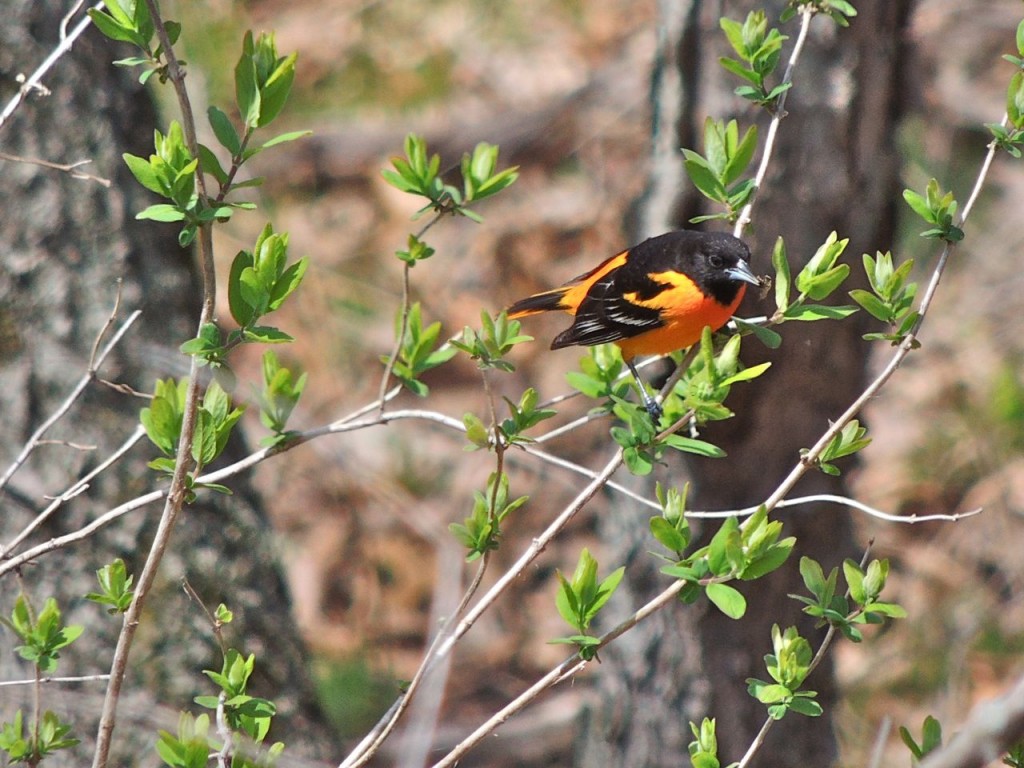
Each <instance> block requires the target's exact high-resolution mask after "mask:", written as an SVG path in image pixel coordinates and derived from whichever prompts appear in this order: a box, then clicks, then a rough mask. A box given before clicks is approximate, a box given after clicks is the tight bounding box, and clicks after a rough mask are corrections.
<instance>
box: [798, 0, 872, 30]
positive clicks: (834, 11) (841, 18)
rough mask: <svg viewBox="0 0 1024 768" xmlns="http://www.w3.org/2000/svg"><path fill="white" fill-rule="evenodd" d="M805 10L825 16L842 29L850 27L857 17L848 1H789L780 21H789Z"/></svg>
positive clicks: (855, 10)
mask: <svg viewBox="0 0 1024 768" xmlns="http://www.w3.org/2000/svg"><path fill="white" fill-rule="evenodd" d="M804 8H809V9H810V11H811V13H823V14H825V15H826V16H828V17H829V18H830V19H832V21H834V22H835V23H836V24H838V25H839V26H840V27H848V26H850V21H849V19H851V18H853V17H854V16H856V15H857V9H856V8H854V7H853V4H852V3H849V2H847V0H789V6H788V7H787V8H786V9H785V10H784V11H783V12H782V15H781V17H780V19H781V20H782V21H783V22H786V21H789V20H790V19H792V18H793V17H794V16H796V15H797V14H798V13H800V12H801V10H802V9H804Z"/></svg>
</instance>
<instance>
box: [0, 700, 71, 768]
mask: <svg viewBox="0 0 1024 768" xmlns="http://www.w3.org/2000/svg"><path fill="white" fill-rule="evenodd" d="M70 733H71V726H70V725H68V724H67V723H64V722H62V721H61V719H60V718H59V717H58V716H57V715H55V714H54V713H53V712H51V711H49V710H47V711H45V712H43V713H42V715H41V717H40V718H39V722H38V723H25V722H24V715H22V712H21V710H20V709H19V710H18V711H16V712H15V713H14V719H13V720H12V721H11V722H9V723H3V724H2V725H0V752H4V753H6V754H7V759H8V760H9V761H10V764H11V765H16V764H18V763H25V764H26V765H39V763H40V762H42V760H43V759H44V758H46V757H48V756H50V755H52V754H53V753H54V752H57V751H58V750H61V749H70V748H71V747H73V746H75V745H76V744H78V742H79V740H78V739H76V738H75V737H73V736H69V735H68V734H70Z"/></svg>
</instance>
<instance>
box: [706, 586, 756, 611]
mask: <svg viewBox="0 0 1024 768" xmlns="http://www.w3.org/2000/svg"><path fill="white" fill-rule="evenodd" d="M707 594H708V600H710V601H711V602H712V603H714V605H715V607H716V608H718V610H720V611H721V612H722V613H724V614H725V615H726V616H728V617H729V618H730V619H741V618H743V614H745V613H746V612H747V601H746V598H744V597H743V595H741V594H740V593H739V592H738V591H737V590H736V589H734V588H733V587H730V586H729V585H728V584H719V583H717V582H716V583H712V584H708V586H707Z"/></svg>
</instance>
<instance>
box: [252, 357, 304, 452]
mask: <svg viewBox="0 0 1024 768" xmlns="http://www.w3.org/2000/svg"><path fill="white" fill-rule="evenodd" d="M305 388H306V374H305V373H303V374H301V375H300V376H299V378H298V379H294V378H293V374H292V372H291V371H290V370H289V369H288V368H285V367H284V366H282V365H281V363H280V362H279V361H278V359H277V355H275V354H274V352H273V350H269V349H268V350H267V351H266V352H264V353H263V389H262V390H261V391H260V392H258V393H257V396H256V399H257V402H259V406H260V421H261V422H262V423H263V426H265V427H266V428H267V429H269V430H272V431H273V433H274V434H273V435H271V436H269V437H266V438H264V439H263V440H261V441H260V442H261V444H262V445H278V444H280V443H282V442H286V441H287V440H289V439H291V438H292V437H293V436H294V434H295V433H294V432H289V431H286V428H287V425H288V419H289V417H290V416H291V415H292V411H293V410H294V409H295V406H296V405H297V404H298V402H299V398H300V397H301V396H302V391H303V390H304V389H305Z"/></svg>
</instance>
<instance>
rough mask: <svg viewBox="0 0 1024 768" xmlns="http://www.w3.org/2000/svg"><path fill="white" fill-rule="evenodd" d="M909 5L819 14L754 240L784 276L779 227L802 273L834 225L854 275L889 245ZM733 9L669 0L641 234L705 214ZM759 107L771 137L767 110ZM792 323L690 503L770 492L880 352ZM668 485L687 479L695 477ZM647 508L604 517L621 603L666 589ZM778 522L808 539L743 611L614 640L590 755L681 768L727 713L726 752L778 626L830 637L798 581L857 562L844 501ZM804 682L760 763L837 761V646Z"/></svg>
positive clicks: (853, 326) (761, 355)
mask: <svg viewBox="0 0 1024 768" xmlns="http://www.w3.org/2000/svg"><path fill="white" fill-rule="evenodd" d="M760 5H761V6H763V5H764V4H763V3H762V4H760ZM767 5H768V6H769V7H768V8H767V12H768V16H769V19H777V18H778V15H779V12H780V11H781V9H782V7H783V6H784V3H781V2H771V3H768V4H767ZM737 6H740V7H737ZM910 6H911V3H910V2H909V0H903V1H901V2H891V3H890V2H879V1H878V0H875V1H874V2H867V3H858V4H857V9H858V12H859V15H858V16H857V17H856V18H855V19H853V21H852V24H851V26H850V28H849V29H839V28H837V27H836V26H835V25H834V24H833V22H831V21H830V20H828V19H827V18H817V19H815V20H814V21H813V23H812V28H811V34H810V37H809V40H808V44H807V47H806V49H805V51H804V54H803V58H802V59H801V61H800V63H799V65H798V68H797V70H796V72H795V76H794V79H795V85H794V87H793V89H792V91H791V92H790V95H789V100H788V101H787V103H786V110H787V112H788V115H787V116H786V119H785V120H784V121H783V123H782V125H781V130H780V134H779V144H778V146H777V148H776V154H775V156H774V158H773V160H772V166H771V170H770V172H769V174H768V178H767V180H766V185H765V188H764V189H763V190H762V192H761V194H760V195H759V197H758V201H757V205H756V208H755V211H754V221H753V228H752V230H751V231H749V232H748V234H747V236H746V239H747V240H748V242H749V243H750V245H751V248H752V251H753V253H754V257H753V267H754V271H755V272H758V273H769V272H770V271H771V262H770V253H771V247H772V244H773V242H774V240H775V238H776V237H777V236H778V235H782V236H783V237H784V238H785V240H786V245H787V249H788V253H789V257H790V261H791V264H792V265H793V268H794V274H795V272H796V270H797V269H799V267H800V266H801V265H802V264H803V263H804V262H806V260H807V259H808V258H809V257H810V256H811V254H813V252H814V250H815V249H816V247H817V246H818V245H819V244H820V243H821V242H822V241H824V239H825V238H826V236H827V235H828V234H829V232H830V231H832V230H836V231H837V232H838V233H839V236H840V237H849V238H850V245H849V246H848V248H847V250H846V254H845V257H844V258H845V261H847V262H848V263H850V264H851V265H852V266H853V270H854V272H853V274H855V275H856V274H857V273H858V272H860V268H859V263H860V260H859V255H860V254H861V253H863V252H864V251H867V252H869V253H872V254H873V253H874V252H875V251H876V250H883V251H884V250H888V249H889V248H890V247H891V243H892V239H893V222H894V213H895V207H894V206H895V204H896V201H897V200H898V198H899V196H898V188H897V172H898V162H897V158H896V150H895V146H894V143H895V136H896V123H897V120H898V118H899V110H900V106H901V92H900V89H901V80H900V71H901V70H900V67H901V63H902V57H903V51H902V34H903V30H904V27H905V24H906V21H907V18H908V16H909V11H910ZM754 7H757V6H756V4H754V3H746V2H745V3H733V4H730V5H729V8H728V11H727V12H728V14H729V16H730V17H731V18H734V19H737V20H741V21H742V19H743V18H744V16H745V14H746V12H747V11H748V10H750V9H752V8H754ZM721 12H722V11H721V4H720V3H708V2H701V0H692V1H691V2H689V3H675V2H663V3H661V15H662V18H663V22H662V24H663V32H664V34H663V36H662V38H661V39H660V41H659V56H658V60H657V70H656V72H655V78H654V85H655V87H654V89H653V111H654V115H655V119H654V123H653V130H654V141H653V147H654V151H653V155H652V163H651V167H652V172H651V183H650V185H649V191H648V194H647V195H646V196H645V198H644V199H643V200H641V201H640V202H639V204H638V206H637V210H636V215H635V224H634V226H635V229H636V232H635V235H636V237H635V238H634V239H635V240H639V239H641V238H643V237H646V236H648V235H651V234H655V233H657V232H662V231H665V230H667V229H672V228H677V227H680V226H690V225H687V223H686V222H687V219H688V218H689V217H690V216H693V215H695V214H697V213H700V212H703V209H701V208H700V204H699V201H698V200H696V199H695V197H694V196H693V195H694V194H695V193H689V194H688V193H684V192H683V191H682V190H681V189H680V187H679V186H678V185H679V179H680V178H681V167H682V158H681V156H680V154H679V147H681V146H685V147H690V148H697V149H699V148H700V145H699V143H698V141H699V140H696V139H694V137H695V136H699V135H700V126H701V125H702V123H703V119H704V116H705V115H712V116H716V117H725V116H727V112H728V110H730V109H732V108H734V107H735V104H736V102H735V100H734V99H732V98H731V96H729V97H728V98H727V95H728V94H731V91H732V89H733V88H734V87H735V86H736V85H737V84H738V82H733V80H734V79H733V78H731V76H728V75H727V74H726V73H725V72H724V71H723V70H722V69H721V68H720V67H719V66H718V64H717V61H718V57H719V56H722V55H730V54H731V51H728V50H726V45H727V44H726V42H725V40H724V36H723V35H722V33H721V31H720V28H719V25H718V17H719V15H720V13H721ZM796 30H797V27H796V21H795V20H794V21H793V22H791V23H790V24H788V25H787V26H786V27H785V28H784V29H783V30H782V31H783V32H784V33H785V34H788V35H790V37H791V38H794V37H795V35H796ZM792 44H793V40H792V39H791V40H790V41H788V42H787V45H786V47H785V49H784V56H783V62H782V64H780V67H779V70H778V73H779V76H781V73H782V71H783V69H784V63H785V57H787V56H788V52H789V50H790V47H791V46H792ZM754 118H755V116H754V115H753V114H752V113H750V112H746V113H743V114H742V115H739V116H738V119H739V120H740V123H741V125H743V126H745V125H749V123H750V122H751V120H752V119H754ZM756 119H757V120H758V123H759V125H760V126H761V127H762V133H761V137H762V143H763V137H764V131H763V128H764V127H766V123H765V116H764V115H757V116H756ZM686 186H687V187H689V185H688V184H686ZM769 303H770V302H769V301H767V300H766V302H765V303H764V304H761V303H759V302H757V301H756V297H751V298H748V300H747V302H746V304H745V307H744V309H743V310H742V311H741V312H740V314H741V315H744V314H747V315H763V314H765V313H766V311H767V312H768V313H769V314H770V312H771V310H770V309H768V306H769ZM797 326H799V327H797ZM782 332H783V336H784V339H785V341H784V343H783V346H782V348H781V349H779V350H775V351H769V350H765V349H763V348H760V347H759V345H758V344H757V343H756V342H755V341H753V340H748V341H747V342H746V344H745V352H744V359H745V360H746V362H747V363H748V364H754V363H758V362H761V361H762V360H771V361H772V368H771V370H770V371H769V372H768V374H766V375H765V376H764V377H762V378H761V379H759V380H758V381H757V382H756V383H755V384H752V385H749V386H741V387H736V388H734V390H733V393H732V395H731V397H730V401H729V406H730V408H731V409H732V410H734V411H735V412H736V413H737V415H736V417H735V418H733V419H731V420H729V421H726V422H722V423H718V424H714V425H710V427H709V428H708V429H706V430H705V432H704V436H705V437H706V438H707V439H709V440H711V441H713V442H715V443H717V444H719V445H721V446H722V447H723V448H724V449H725V450H726V452H727V453H728V458H726V459H722V460H719V461H702V462H701V463H700V465H699V467H696V466H692V465H691V468H690V472H689V475H690V477H691V479H692V481H693V484H694V491H695V492H694V493H693V494H691V499H692V502H691V507H693V508H698V509H733V508H737V507H745V506H749V505H751V504H756V503H757V502H758V501H760V500H762V499H764V498H766V496H767V495H768V494H769V493H770V492H771V491H772V490H773V489H774V488H775V487H776V486H777V485H778V483H779V482H780V481H781V480H782V478H783V477H784V476H785V475H786V474H787V473H788V471H789V469H790V468H791V467H792V466H793V465H794V463H795V462H796V461H797V460H798V458H799V453H798V451H799V449H800V448H801V447H809V446H810V445H812V444H813V443H814V442H815V441H816V440H817V438H818V437H819V436H820V435H821V433H822V432H823V431H824V429H825V428H826V427H827V425H828V421H827V420H828V419H830V418H835V417H836V416H838V415H839V414H840V413H841V412H842V410H843V409H844V408H845V407H846V406H847V405H848V404H849V403H850V402H851V401H852V400H853V399H854V398H855V397H856V395H857V394H858V393H859V392H860V390H861V388H862V386H863V384H864V382H865V373H864V372H865V363H866V359H867V353H868V344H867V342H864V341H862V340H861V339H860V335H861V334H862V333H863V332H864V328H863V327H862V325H861V321H860V320H854V321H846V322H842V323H830V322H827V321H823V322H818V323H812V324H800V323H793V324H790V325H787V326H786V327H785V328H783V329H782ZM848 467H849V465H848V464H847V465H846V466H845V467H844V469H848ZM672 480H673V483H675V484H678V485H682V482H683V480H684V472H683V471H682V470H680V472H679V473H677V474H673V477H672ZM824 492H827V493H842V492H843V484H842V481H841V480H836V479H832V478H829V477H827V476H825V475H823V474H821V473H815V474H811V475H810V476H809V477H807V478H806V479H805V480H804V481H803V482H802V483H801V484H800V485H799V486H798V488H797V490H796V492H795V493H794V494H791V495H803V494H807V493H824ZM646 516H647V515H646V513H642V512H640V510H637V509H635V508H627V507H626V505H622V506H620V507H618V514H609V515H607V516H605V517H603V518H602V520H601V524H602V526H603V530H602V534H603V538H604V540H605V541H606V542H607V543H608V544H609V546H610V547H612V549H613V551H615V553H616V555H615V556H614V557H612V558H610V559H609V562H614V561H617V562H631V563H632V565H631V566H630V571H629V572H628V573H627V577H626V579H624V580H623V585H627V584H628V585H629V588H630V589H631V592H630V593H625V592H623V594H622V595H620V596H619V599H620V600H621V603H622V605H623V610H626V609H628V607H629V606H630V605H632V606H633V607H638V606H639V605H641V604H642V603H643V602H645V601H646V600H647V599H649V597H650V596H651V595H652V594H654V593H655V592H656V591H658V590H660V589H662V588H663V587H664V577H660V576H659V575H658V574H657V567H658V565H657V563H656V562H655V561H653V560H652V559H651V558H650V556H648V555H647V554H646V550H647V549H648V548H649V547H650V543H649V541H648V538H647V531H646V529H645V527H644V526H642V525H638V524H637V518H638V517H639V518H641V519H643V518H644V517H646ZM776 517H777V518H778V519H781V520H783V521H784V523H785V526H786V533H787V534H789V535H795V536H796V537H797V538H798V544H797V549H796V550H795V552H794V554H793V557H792V558H791V561H790V562H788V563H787V564H786V565H785V566H784V567H783V568H782V569H780V570H779V571H777V572H776V573H775V574H772V576H771V577H769V578H766V579H762V580H759V581H757V582H755V583H753V584H749V585H742V586H741V589H742V591H743V592H744V594H745V595H746V597H747V601H748V606H749V608H748V612H747V615H746V616H745V617H744V618H743V619H742V621H740V622H734V621H731V620H729V619H727V618H725V617H724V616H723V615H722V614H720V613H718V612H717V611H715V610H714V609H702V608H700V607H699V606H700V605H701V603H698V605H697V606H692V607H691V606H682V605H676V606H674V607H669V608H668V609H666V610H664V611H662V612H661V614H660V615H659V616H657V617H656V618H655V619H654V620H653V621H648V622H644V623H642V624H641V625H640V626H639V627H637V629H635V630H633V631H632V632H630V633H629V635H628V636H627V637H624V638H622V639H621V640H620V641H617V642H616V643H615V644H613V645H612V646H611V647H610V648H608V649H607V651H604V652H602V659H603V660H604V664H603V665H602V675H601V684H602V688H603V690H602V696H601V703H600V705H599V706H598V707H597V709H596V710H595V711H594V712H591V713H589V714H588V717H587V721H586V727H585V728H584V731H583V736H582V737H581V749H580V753H579V754H580V757H579V759H578V764H579V765H629V766H631V767H634V768H635V767H639V766H650V767H652V768H653V767H654V766H669V765H671V766H677V765H679V764H680V762H681V761H682V760H685V755H686V744H687V743H688V742H689V741H690V739H691V736H690V733H689V729H688V728H687V727H686V722H687V720H693V721H697V722H699V721H700V719H702V718H704V717H714V718H716V719H717V730H718V738H719V745H720V751H719V755H720V757H721V760H722V763H723V764H725V763H727V762H730V761H733V760H739V759H740V758H741V757H742V756H743V754H744V752H745V751H746V749H747V747H748V746H749V745H750V743H751V742H752V740H753V739H754V736H755V734H756V733H757V731H758V730H759V729H760V727H761V725H762V723H763V722H764V720H765V709H764V706H763V705H761V704H759V703H758V702H756V701H755V700H754V699H753V698H751V697H750V696H749V695H748V694H747V691H746V682H745V681H746V679H747V678H748V677H753V676H756V677H761V678H762V679H764V678H765V677H766V672H765V670H764V662H763V656H764V654H765V653H768V652H770V651H771V639H770V630H771V625H772V624H773V623H779V624H780V625H781V626H783V627H785V626H787V625H788V624H792V623H796V624H798V626H799V627H800V631H801V633H802V634H803V635H804V636H805V637H807V638H808V639H809V640H810V641H811V643H812V645H814V646H815V647H816V646H817V643H818V642H819V641H820V639H821V636H822V630H815V629H814V628H813V625H812V624H811V622H809V621H805V620H803V619H804V618H805V617H802V615H801V614H800V605H798V604H797V603H796V602H795V601H793V600H791V599H788V598H787V597H786V595H787V594H788V593H792V592H801V591H803V587H802V582H801V581H800V577H799V574H798V572H797V559H798V558H799V557H800V556H801V555H808V556H810V557H813V558H815V559H817V560H819V561H820V562H821V563H822V565H823V566H824V567H825V569H826V571H827V570H828V569H830V568H831V567H833V566H836V565H839V564H840V563H841V560H842V558H844V557H854V558H857V557H858V552H857V550H856V548H855V545H854V542H853V540H852V538H851V533H850V525H849V520H848V518H847V517H846V515H845V513H844V512H842V511H841V510H840V509H839V508H837V507H834V506H831V507H812V508H806V507H802V508H800V510H799V511H785V512H781V513H778V514H777V515H776ZM708 527H711V528H712V530H714V529H716V528H717V526H706V527H705V531H706V529H707V528H708ZM627 601H628V602H627ZM704 604H705V605H706V603H704ZM616 613H618V611H616ZM807 687H808V688H809V689H811V690H816V691H818V693H819V700H820V701H821V703H822V704H823V705H824V707H825V713H826V714H825V716H824V717H821V718H818V719H814V720H810V719H807V718H804V717H801V716H800V715H792V714H791V715H789V716H787V717H786V718H785V719H784V720H782V721H781V722H779V723H777V724H776V725H775V727H774V728H773V729H772V731H771V732H770V733H769V737H768V740H767V742H766V744H765V745H764V746H763V747H762V748H761V750H760V752H759V754H758V757H757V758H756V759H755V761H754V763H752V765H761V766H772V767H773V768H785V767H786V766H798V765H801V766H802V765H806V764H807V760H808V756H812V755H813V763H814V764H815V765H828V764H830V763H831V762H833V761H834V759H835V755H836V745H835V739H834V734H833V731H832V721H831V714H832V713H833V711H834V703H835V686H834V682H833V678H832V669H831V656H829V657H828V658H827V660H826V662H825V663H824V664H823V665H822V666H821V667H820V668H819V670H818V671H817V672H816V674H815V675H814V676H813V677H812V678H811V679H810V680H809V682H808V686H807Z"/></svg>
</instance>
